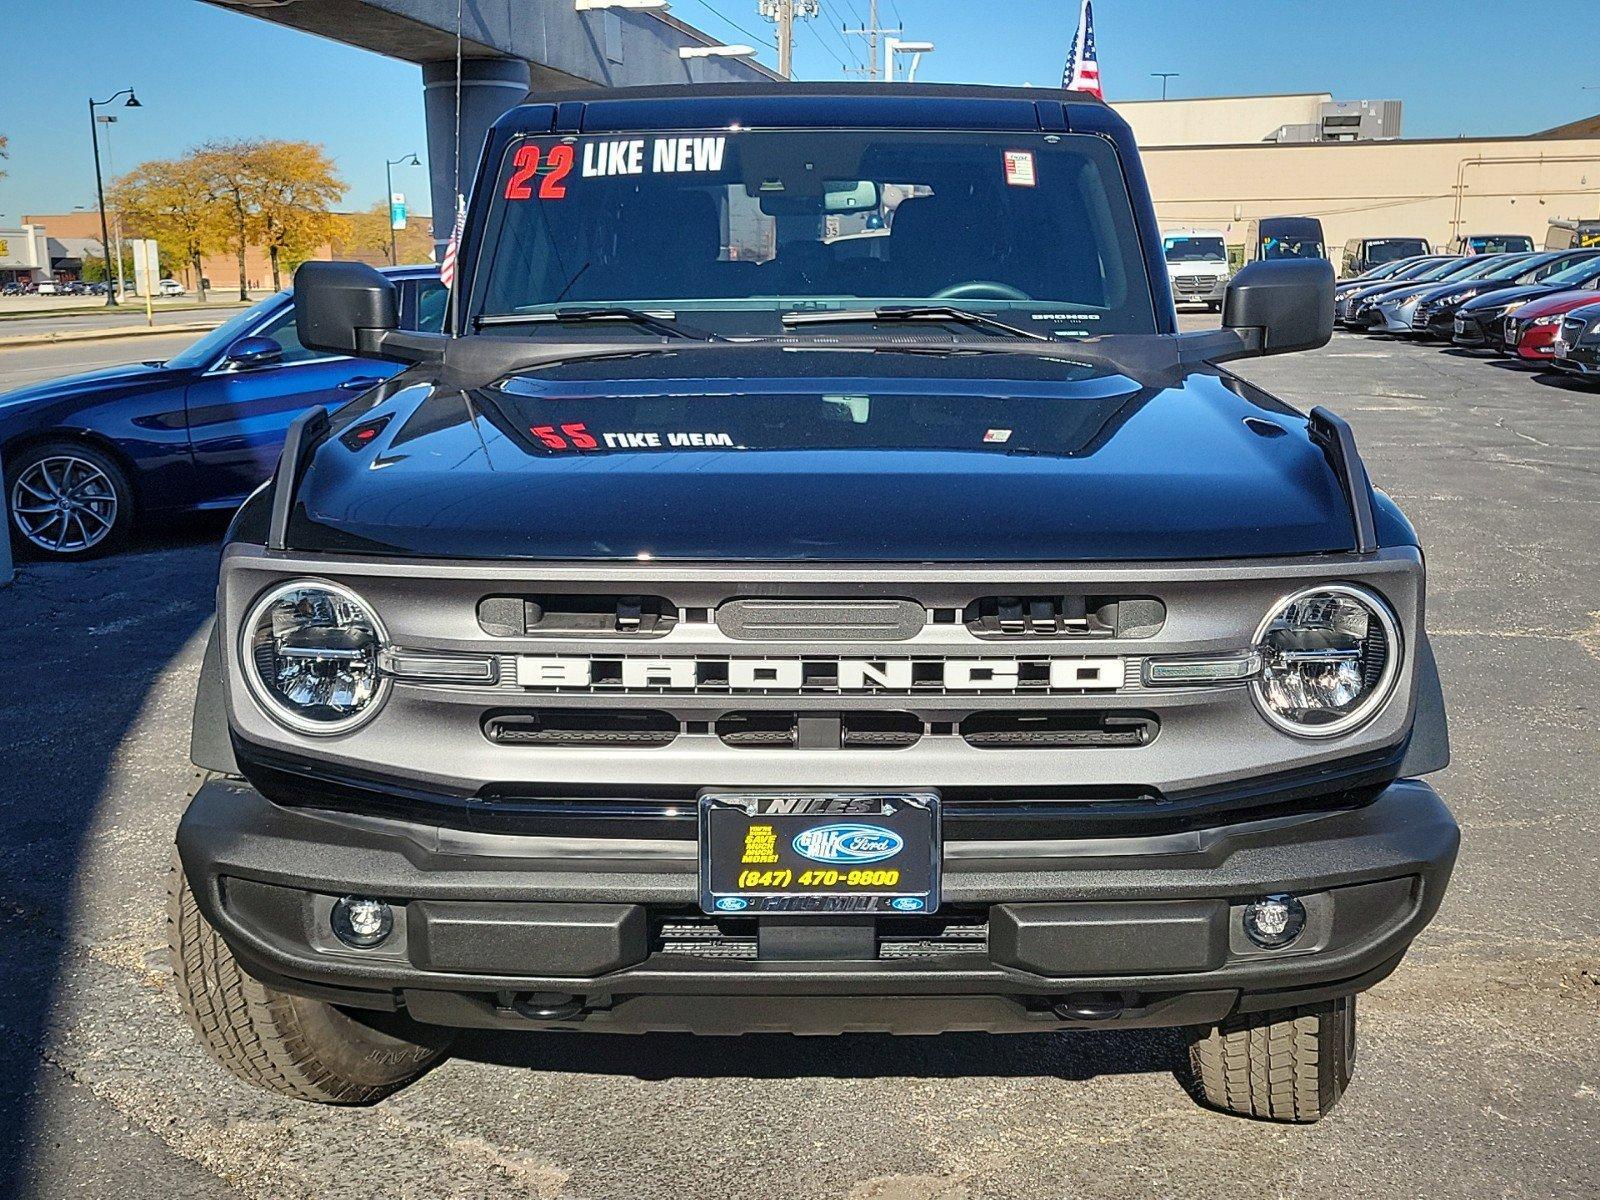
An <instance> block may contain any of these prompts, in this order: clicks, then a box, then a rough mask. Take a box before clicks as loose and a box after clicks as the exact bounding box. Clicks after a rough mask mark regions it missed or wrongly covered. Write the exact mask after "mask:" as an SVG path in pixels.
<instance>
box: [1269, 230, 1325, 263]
mask: <svg viewBox="0 0 1600 1200" xmlns="http://www.w3.org/2000/svg"><path fill="white" fill-rule="evenodd" d="M1261 257H1262V258H1326V257H1328V256H1327V254H1326V252H1325V251H1324V250H1323V247H1322V243H1321V242H1320V241H1319V240H1317V239H1316V238H1310V237H1294V236H1288V235H1282V236H1281V235H1278V234H1263V235H1262V236H1261Z"/></svg>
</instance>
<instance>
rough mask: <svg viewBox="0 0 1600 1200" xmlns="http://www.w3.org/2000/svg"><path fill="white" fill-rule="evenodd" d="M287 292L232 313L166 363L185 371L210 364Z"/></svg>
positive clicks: (247, 331)
mask: <svg viewBox="0 0 1600 1200" xmlns="http://www.w3.org/2000/svg"><path fill="white" fill-rule="evenodd" d="M288 294H289V293H288V292H286V291H284V292H279V293H278V294H277V295H276V296H270V297H268V298H267V299H265V300H263V301H262V302H261V303H260V304H255V305H252V306H251V307H249V308H247V309H245V310H244V311H243V312H242V313H238V314H236V315H234V316H232V317H229V318H228V319H227V320H226V321H224V322H223V323H222V324H221V325H218V326H217V327H216V328H215V329H213V330H212V331H211V332H210V333H208V334H206V335H205V336H204V337H203V338H201V339H200V340H199V341H197V342H194V343H192V344H191V345H189V346H186V347H185V348H184V349H182V350H180V351H178V353H177V354H175V355H173V356H172V357H171V358H169V359H167V361H166V363H165V364H164V365H165V366H168V367H171V368H172V369H174V370H185V371H188V370H198V369H201V368H204V367H209V366H210V365H211V364H212V362H213V361H214V360H215V359H216V358H217V357H218V356H219V355H220V354H221V353H222V352H223V351H224V350H226V349H227V348H228V347H229V346H231V345H233V343H234V342H236V341H238V340H239V339H240V338H242V337H243V336H244V335H245V334H247V333H249V332H250V330H251V329H253V328H254V327H255V326H256V325H257V324H259V323H260V321H261V318H262V316H263V315H264V314H265V313H266V311H267V310H268V309H269V308H273V307H275V306H276V305H278V304H279V303H280V302H282V300H283V299H284V297H286V296H287V295H288Z"/></svg>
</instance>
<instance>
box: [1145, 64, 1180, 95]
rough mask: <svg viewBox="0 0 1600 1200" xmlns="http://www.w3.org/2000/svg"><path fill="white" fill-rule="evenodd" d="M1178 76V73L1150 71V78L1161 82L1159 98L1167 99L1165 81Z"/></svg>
mask: <svg viewBox="0 0 1600 1200" xmlns="http://www.w3.org/2000/svg"><path fill="white" fill-rule="evenodd" d="M1178 74H1179V73H1178V72H1177V71H1151V72H1150V78H1152V79H1159V80H1161V98H1162V99H1163V100H1165V99H1166V98H1167V80H1169V79H1176V78H1177V77H1178Z"/></svg>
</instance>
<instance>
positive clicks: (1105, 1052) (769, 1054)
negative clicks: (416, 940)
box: [453, 1029, 1188, 1081]
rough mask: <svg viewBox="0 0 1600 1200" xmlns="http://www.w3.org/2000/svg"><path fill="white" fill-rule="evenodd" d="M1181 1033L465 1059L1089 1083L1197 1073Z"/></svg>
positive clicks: (495, 1040) (695, 1046)
mask: <svg viewBox="0 0 1600 1200" xmlns="http://www.w3.org/2000/svg"><path fill="white" fill-rule="evenodd" d="M1187 1045H1188V1043H1187V1042H1186V1040H1185V1038H1184V1034H1183V1031H1182V1030H1181V1029H1149V1030H1144V1029H1137V1030H1107V1031H1105V1032H1103V1033H1101V1032H1093V1031H1090V1032H1078V1031H1071V1032H1061V1033H1038V1034H1030V1033H1019V1034H987V1033H947V1034H941V1035H938V1036H892V1035H888V1034H868V1033H847V1034H842V1035H839V1036H837V1037H792V1036H788V1035H782V1034H755V1035H746V1036H745V1037H741V1038H733V1037H697V1036H694V1035H690V1034H668V1033H644V1034H626V1033H615V1034H606V1033H580V1032H573V1033H546V1032H540V1033H512V1034H507V1033H500V1032H495V1033H472V1034H468V1035H464V1036H463V1037H462V1038H461V1039H460V1040H459V1041H458V1042H457V1043H456V1046H455V1050H454V1052H453V1053H454V1055H455V1057H456V1058H461V1059H470V1060H472V1061H475V1062H484V1063H493V1064H496V1065H499V1066H511V1067H523V1068H527V1069H530V1070H537V1071H559V1072H575V1073H581V1074H590V1075H621V1076H630V1077H633V1078H636V1079H647V1080H661V1079H685V1078H687V1079H720V1078H752V1079H814V1078H824V1079H862V1078H878V1077H893V1076H906V1077H911V1078H920V1079H927V1078H936V1079H941V1078H949V1079H960V1078H966V1077H968V1076H979V1077H984V1076H994V1077H1001V1078H1013V1077H1015V1078H1029V1077H1035V1076H1053V1077H1057V1078H1061V1079H1070V1080H1087V1079H1093V1078H1095V1077H1097V1076H1101V1075H1146V1074H1152V1073H1161V1072H1166V1073H1172V1074H1175V1075H1177V1076H1178V1078H1179V1079H1180V1081H1182V1080H1184V1079H1186V1077H1187V1074H1188V1049H1187Z"/></svg>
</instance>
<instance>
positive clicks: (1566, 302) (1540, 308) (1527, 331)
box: [1503, 288, 1595, 362]
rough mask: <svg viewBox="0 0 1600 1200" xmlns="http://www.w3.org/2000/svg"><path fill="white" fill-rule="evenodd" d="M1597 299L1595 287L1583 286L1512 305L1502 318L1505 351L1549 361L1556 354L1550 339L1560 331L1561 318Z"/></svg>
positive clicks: (1523, 357) (1527, 358)
mask: <svg viewBox="0 0 1600 1200" xmlns="http://www.w3.org/2000/svg"><path fill="white" fill-rule="evenodd" d="M1594 302H1595V293H1594V289H1592V288H1584V289H1582V290H1579V291H1571V292H1557V293H1556V294H1555V295H1553V296H1541V297H1539V298H1538V299H1535V300H1530V301H1528V302H1527V303H1526V304H1523V305H1521V306H1519V307H1517V308H1515V309H1513V310H1512V311H1511V312H1509V313H1507V314H1506V316H1505V317H1504V318H1503V319H1504V321H1505V331H1504V334H1503V344H1504V345H1505V350H1506V353H1507V354H1515V355H1516V356H1517V357H1518V358H1522V359H1526V360H1527V361H1529V362H1549V361H1550V360H1551V359H1552V358H1554V357H1555V355H1554V354H1553V353H1552V351H1551V349H1550V343H1551V342H1553V341H1555V339H1556V334H1558V333H1559V332H1560V331H1561V318H1562V317H1563V316H1565V315H1566V314H1567V313H1569V312H1571V311H1572V310H1573V309H1575V308H1582V307H1583V306H1584V305H1587V304H1593V303H1594Z"/></svg>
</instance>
